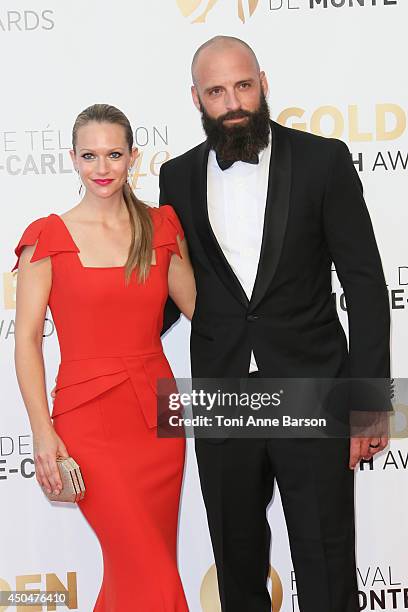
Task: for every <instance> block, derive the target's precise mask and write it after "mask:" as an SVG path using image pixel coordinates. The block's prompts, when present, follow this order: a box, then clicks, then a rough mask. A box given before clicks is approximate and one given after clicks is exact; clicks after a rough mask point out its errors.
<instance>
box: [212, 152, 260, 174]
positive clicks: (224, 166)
mask: <svg viewBox="0 0 408 612" xmlns="http://www.w3.org/2000/svg"><path fill="white" fill-rule="evenodd" d="M215 156H216V158H217V164H218V165H219V167H220V168H221V170H227V169H228V168H231V166H232V165H233V164H235V162H236V161H242V162H245V163H246V164H259V157H258V155H257V154H256V153H254V155H253V156H252V157H250V158H248V159H234V161H227V160H225V159H220V158H219V157H218V153H217V152H216V153H215Z"/></svg>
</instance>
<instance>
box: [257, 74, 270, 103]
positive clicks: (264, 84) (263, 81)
mask: <svg viewBox="0 0 408 612" xmlns="http://www.w3.org/2000/svg"><path fill="white" fill-rule="evenodd" d="M259 78H260V81H261V87H262V91H263V93H264V96H265V98H266V97H267V95H268V93H269V85H268V79H267V78H266V74H265V72H264V71H263V70H262V72H260V73H259Z"/></svg>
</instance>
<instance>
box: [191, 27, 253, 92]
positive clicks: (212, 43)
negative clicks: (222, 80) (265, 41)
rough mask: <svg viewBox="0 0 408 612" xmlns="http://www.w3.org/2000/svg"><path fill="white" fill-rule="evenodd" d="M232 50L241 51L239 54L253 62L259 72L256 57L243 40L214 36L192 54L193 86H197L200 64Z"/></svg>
mask: <svg viewBox="0 0 408 612" xmlns="http://www.w3.org/2000/svg"><path fill="white" fill-rule="evenodd" d="M234 48H235V49H236V50H237V51H241V53H242V52H244V53H245V54H246V55H247V56H248V59H249V60H250V61H251V62H253V64H254V68H255V70H256V71H257V72H259V63H258V60H257V57H256V55H255V53H254V51H253V50H252V49H251V47H250V46H249V45H248V44H247V43H246V42H245V41H244V40H241V39H240V38H235V36H214V38H210V40H207V41H206V42H205V43H203V44H202V45H201V46H200V47H198V49H197V51H196V52H195V53H194V56H193V61H192V62H191V76H192V79H193V83H194V85H196V84H197V80H198V77H199V70H200V66H201V64H203V63H207V62H212V61H215V60H216V56H217V55H222V54H223V53H228V52H230V51H233V50H234Z"/></svg>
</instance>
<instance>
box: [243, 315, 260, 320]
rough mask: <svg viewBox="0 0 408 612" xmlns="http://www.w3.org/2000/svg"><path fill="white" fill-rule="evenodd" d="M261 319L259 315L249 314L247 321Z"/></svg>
mask: <svg viewBox="0 0 408 612" xmlns="http://www.w3.org/2000/svg"><path fill="white" fill-rule="evenodd" d="M258 319H259V315H257V314H249V315H247V316H246V320H247V321H257V320H258Z"/></svg>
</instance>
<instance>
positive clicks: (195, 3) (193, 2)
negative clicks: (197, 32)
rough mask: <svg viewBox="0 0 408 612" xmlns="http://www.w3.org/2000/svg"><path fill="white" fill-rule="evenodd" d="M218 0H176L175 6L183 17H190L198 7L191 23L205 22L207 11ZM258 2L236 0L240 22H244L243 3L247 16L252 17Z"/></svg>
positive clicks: (256, 0) (253, 0) (255, 0)
mask: <svg viewBox="0 0 408 612" xmlns="http://www.w3.org/2000/svg"><path fill="white" fill-rule="evenodd" d="M219 1H220V0H176V2H177V6H178V7H179V9H180V11H181V13H182V14H183V16H184V17H191V16H192V15H193V13H194V12H195V11H197V9H200V10H199V11H198V15H197V16H196V17H193V21H192V23H205V22H206V20H207V15H208V13H209V12H210V11H211V10H212V9H213V8H214V6H215V5H216V4H217V3H218V2H219ZM258 2H259V0H237V11H238V17H239V18H240V20H241V21H242V23H245V11H244V4H245V5H247V7H248V13H249V16H250V17H252V15H253V14H254V12H255V10H256V8H257V6H258Z"/></svg>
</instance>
